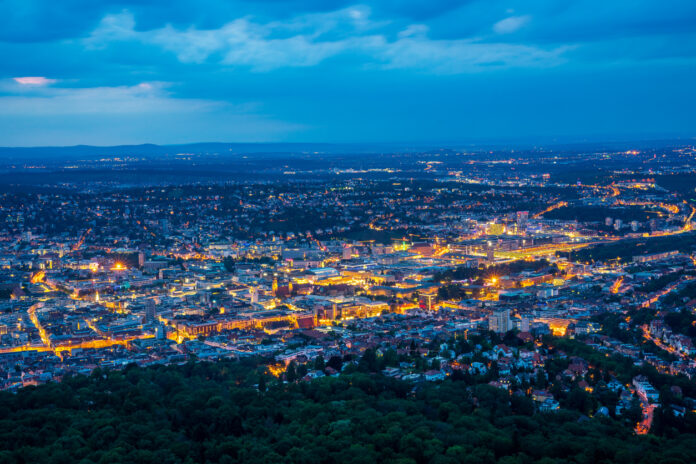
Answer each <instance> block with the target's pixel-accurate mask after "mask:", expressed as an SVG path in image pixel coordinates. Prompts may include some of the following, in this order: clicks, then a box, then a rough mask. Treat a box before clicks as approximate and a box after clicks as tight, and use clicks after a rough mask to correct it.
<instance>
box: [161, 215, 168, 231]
mask: <svg viewBox="0 0 696 464" xmlns="http://www.w3.org/2000/svg"><path fill="white" fill-rule="evenodd" d="M160 226H161V227H162V234H164V235H169V219H166V218H164V219H161V220H160Z"/></svg>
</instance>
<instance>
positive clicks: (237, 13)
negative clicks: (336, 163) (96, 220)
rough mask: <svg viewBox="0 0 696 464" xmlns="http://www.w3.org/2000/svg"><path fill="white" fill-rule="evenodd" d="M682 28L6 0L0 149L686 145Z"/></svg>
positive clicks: (218, 0)
mask: <svg viewBox="0 0 696 464" xmlns="http://www.w3.org/2000/svg"><path fill="white" fill-rule="evenodd" d="M693 24H696V2H693V1H690V0H689V1H687V0H674V1H672V2H669V7H667V6H666V5H663V4H659V3H658V2H654V1H651V0H632V1H628V0H617V1H613V2H606V1H603V0H573V1H571V0H516V1H515V0H513V1H500V2H498V1H496V2H490V1H485V0H462V1H456V0H433V1H430V2H423V1H418V0H399V1H396V0H394V1H392V0H384V1H380V2H362V3H356V2H351V1H344V0H324V1H319V0H304V1H301V0H288V1H284V2H277V1H274V0H261V1H253V2H252V1H235V0H232V1H229V0H197V1H195V2H194V0H173V1H167V2H165V1H163V0H146V1H139V2H134V1H132V0H118V1H112V0H94V1H91V2H84V1H82V0H64V1H61V2H55V1H49V0H5V1H4V2H2V3H0V54H2V55H3V56H4V57H5V59H4V60H3V61H2V62H1V63H2V64H0V122H3V124H2V125H1V126H0V145H7V144H52V143H57V142H56V140H60V141H61V142H60V143H71V142H72V143H85V140H86V139H87V138H88V135H89V139H90V140H93V139H95V138H98V137H103V138H104V139H108V140H113V141H116V142H123V143H127V142H132V141H153V142H160V143H163V142H181V141H198V140H205V139H208V140H212V139H215V140H229V141H236V140H239V141H243V140H329V141H330V140H336V141H350V140H354V141H359V140H398V139H403V138H409V139H418V140H436V139H448V140H462V139H466V138H476V137H496V136H507V135H511V136H522V135H537V134H538V135H581V134H613V133H632V134H637V135H641V134H650V133H660V134H662V133H675V134H682V135H688V134H689V132H690V131H691V130H692V128H693V127H694V126H696V124H694V123H696V117H695V116H694V115H693V112H691V111H688V110H687V108H689V107H693V104H694V103H696V101H695V100H696V96H695V95H694V90H693V85H692V84H691V83H690V81H691V80H692V77H689V76H690V75H691V74H692V73H693V69H694V65H695V64H696V30H695V29H694V27H693ZM689 70H691V71H689ZM659 83H663V84H664V85H663V86H661V87H660V86H658V84H659ZM146 115H147V117H149V118H150V121H155V122H156V121H162V124H161V130H160V129H157V130H155V129H153V130H152V132H151V134H150V135H151V136H150V137H148V134H147V133H145V132H144V131H143V128H142V124H141V121H142V120H143V118H144V117H146ZM55 118H62V122H61V123H58V122H56V121H55ZM87 119H89V121H88V122H85V120H87ZM99 121H101V122H102V124H101V126H100V125H99ZM68 122H70V123H71V124H72V125H70V124H68ZM151 126H153V125H152V124H151ZM107 127H108V128H109V129H108V130H107V129H106V128H107ZM153 127H157V124H154V126H153ZM167 128H169V133H168V132H167ZM119 134H121V135H119ZM119 137H121V138H119ZM92 143H93V142H92Z"/></svg>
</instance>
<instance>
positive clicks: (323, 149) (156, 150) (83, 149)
mask: <svg viewBox="0 0 696 464" xmlns="http://www.w3.org/2000/svg"><path fill="white" fill-rule="evenodd" d="M433 146H434V145H433V144H357V143H355V144H334V143H221V142H217V143H192V144H182V145H154V144H150V143H147V144H143V145H117V146H110V147H99V146H91V145H75V146H70V147H0V159H6V160H9V159H22V160H26V159H57V158H61V159H80V158H83V159H84V158H92V157H97V156H128V155H130V156H142V157H162V156H174V155H176V154H180V153H193V154H211V155H220V156H227V155H240V154H259V153H269V154H280V153H284V154H293V153H297V154H300V153H304V154H306V153H318V154H345V153H375V152H385V151H388V152H409V151H423V150H430V149H433Z"/></svg>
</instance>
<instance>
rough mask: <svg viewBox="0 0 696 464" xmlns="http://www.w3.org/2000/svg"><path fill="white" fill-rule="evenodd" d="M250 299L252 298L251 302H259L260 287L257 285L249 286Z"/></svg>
mask: <svg viewBox="0 0 696 464" xmlns="http://www.w3.org/2000/svg"><path fill="white" fill-rule="evenodd" d="M249 299H250V300H251V303H252V304H253V303H258V302H259V289H258V288H256V287H250V288H249Z"/></svg>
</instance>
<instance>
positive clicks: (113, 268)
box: [111, 263, 128, 271]
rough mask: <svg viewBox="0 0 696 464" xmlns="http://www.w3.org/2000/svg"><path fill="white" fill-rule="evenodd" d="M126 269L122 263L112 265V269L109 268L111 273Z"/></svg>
mask: <svg viewBox="0 0 696 464" xmlns="http://www.w3.org/2000/svg"><path fill="white" fill-rule="evenodd" d="M126 269H128V268H127V267H126V266H125V265H124V264H123V263H114V267H112V268H111V270H112V271H125V270H126Z"/></svg>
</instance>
